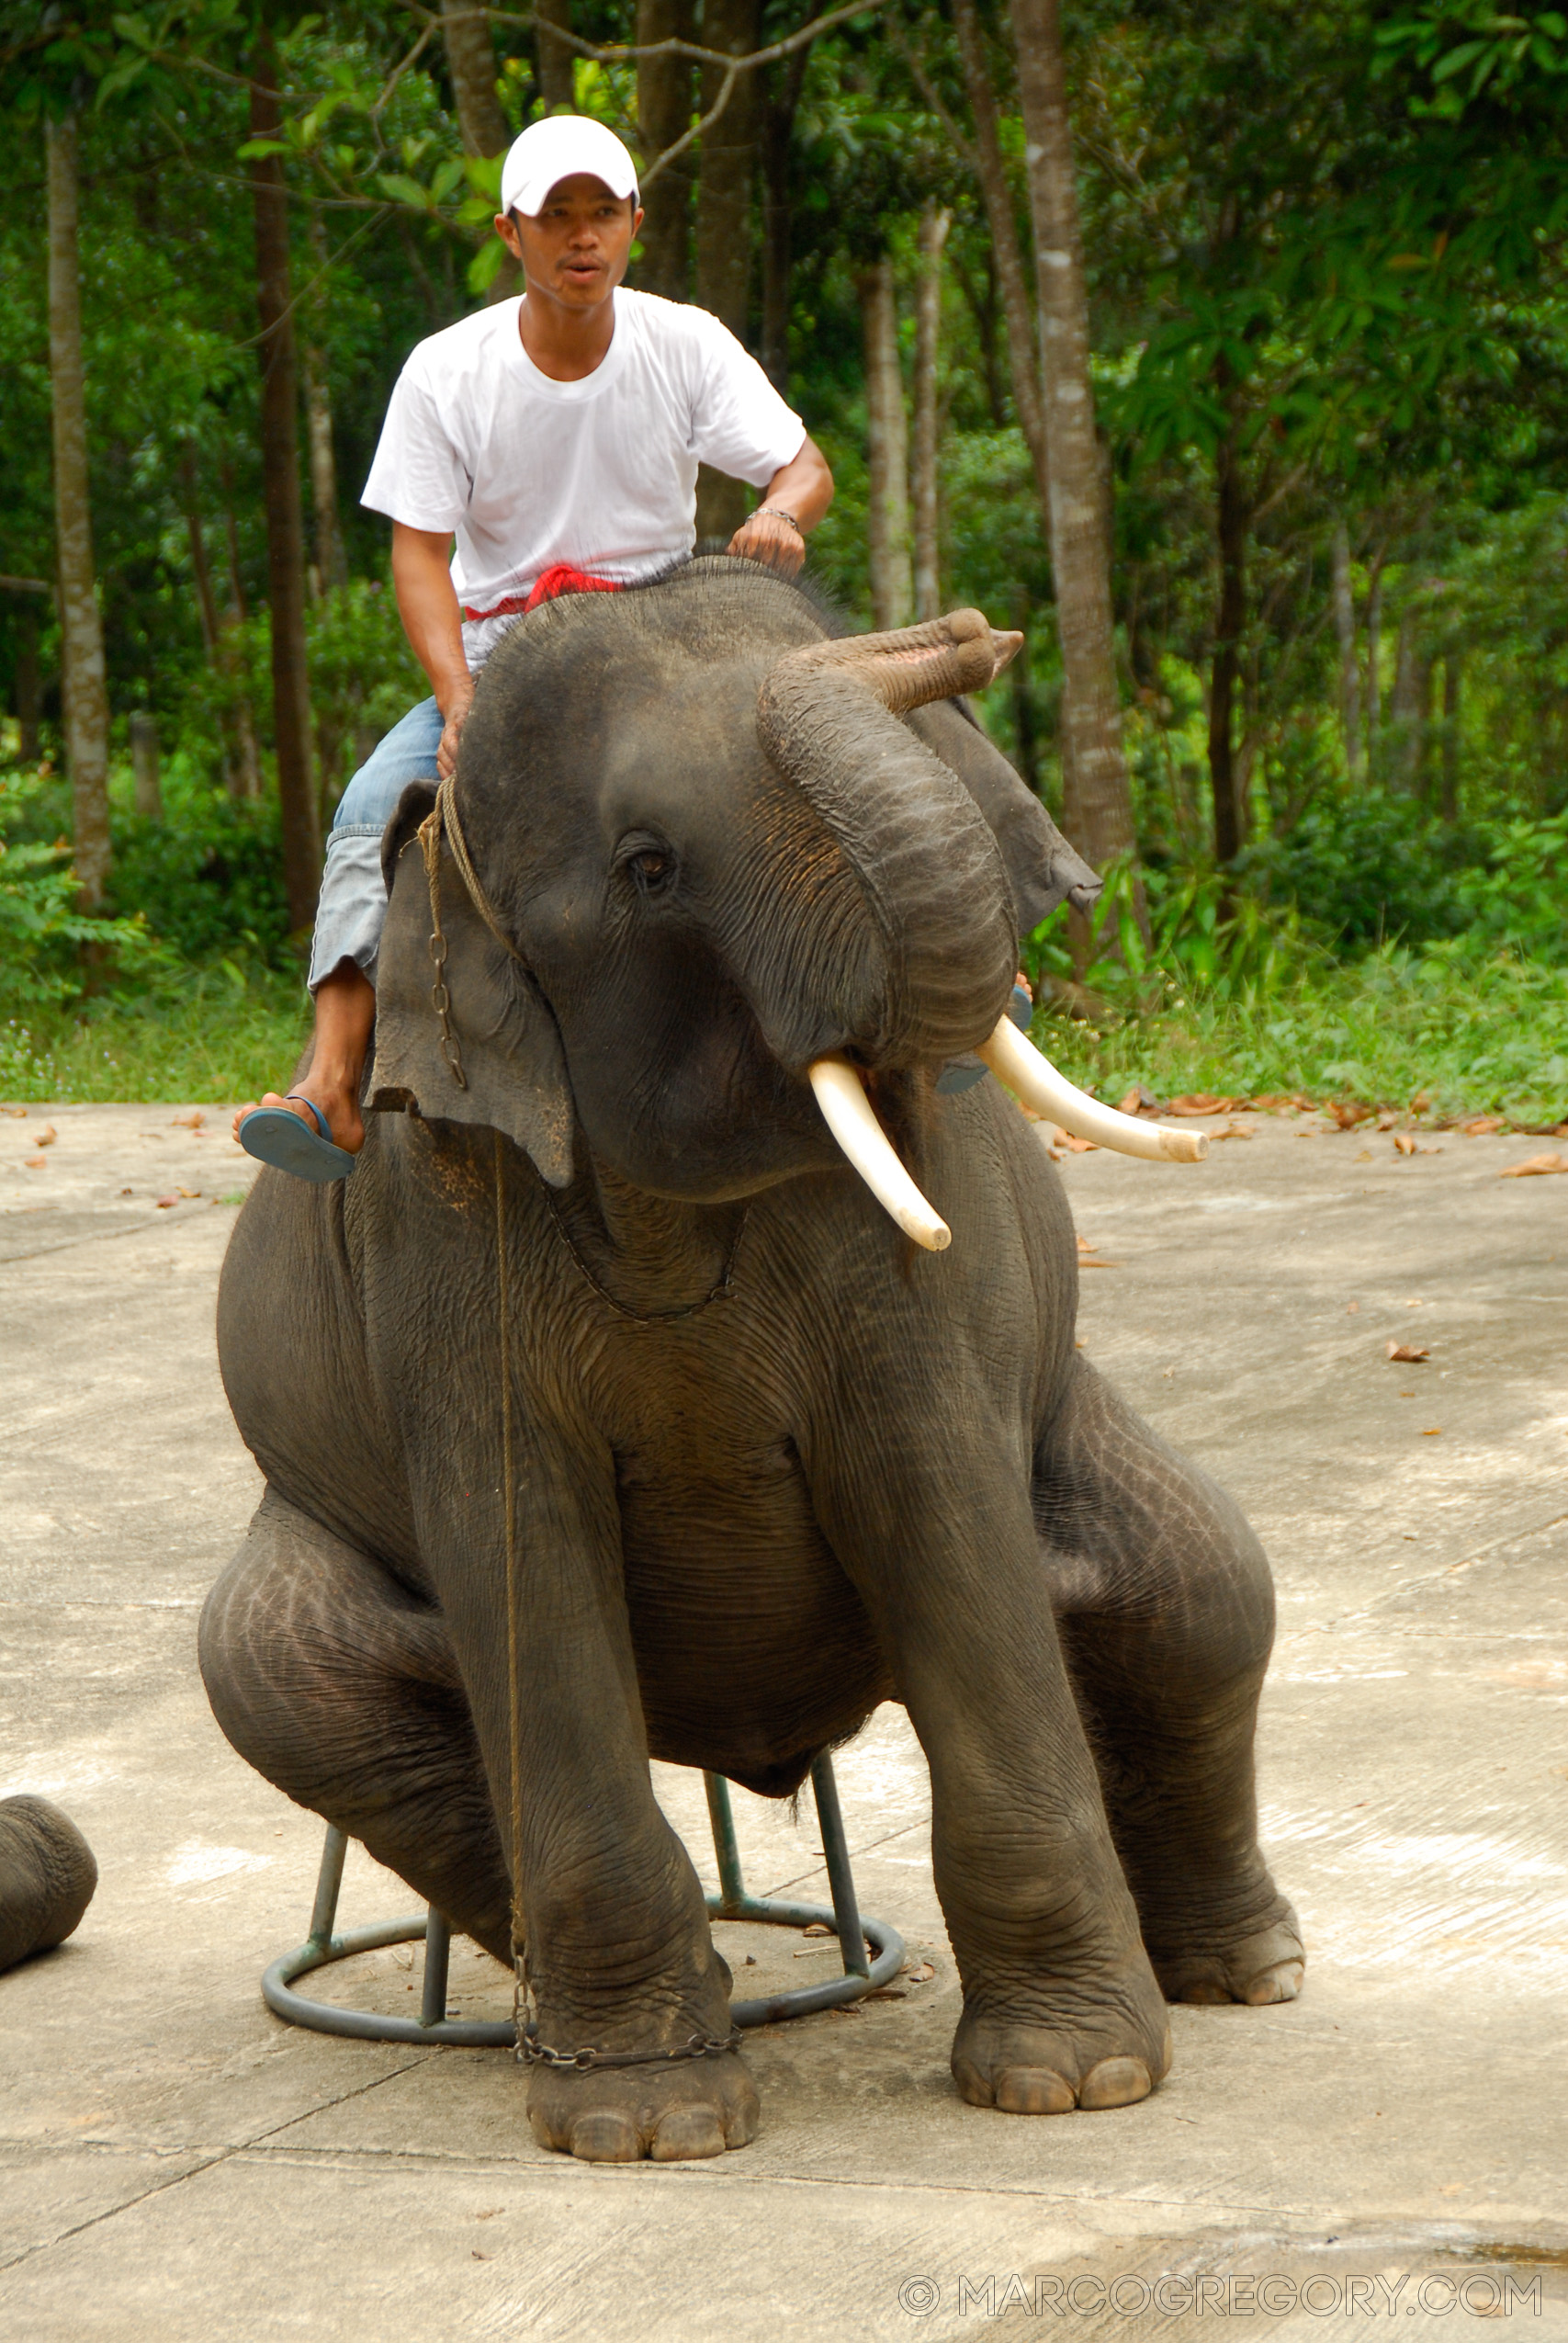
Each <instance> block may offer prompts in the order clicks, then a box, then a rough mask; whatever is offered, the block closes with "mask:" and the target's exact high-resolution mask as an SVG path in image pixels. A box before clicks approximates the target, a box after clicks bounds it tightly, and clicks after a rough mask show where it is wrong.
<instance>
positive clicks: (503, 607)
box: [463, 561, 621, 619]
mask: <svg viewBox="0 0 1568 2343" xmlns="http://www.w3.org/2000/svg"><path fill="white" fill-rule="evenodd" d="M620 591H621V587H620V584H619V583H618V582H617V581H616V580H615V578H596V577H593V576H592V574H591V573H590V572H588V571H587V570H574V569H573V568H572V566H571V563H570V561H558V562H556V564H555V566H554V567H553V568H552V569H548V570H546V571H545V572H543V573H542V574H541V575H540V576H539V577H537V578H536V579H535V581H534V583H533V585H532V586H531V587H530V588H529V590H528V592H527V593H526V594H508V595H507V597H506V599H505V601H504V602H498V603H497V604H496V606H495V607H494V609H493V610H470V609H469V608H468V604H467V603H465V604H464V605H463V616H464V617H465V618H476V619H477V618H511V617H524V616H525V615H526V613H527V612H528V611H530V610H536V609H537V608H538V606H539V605H540V603H541V602H553V601H554V600H555V598H556V596H557V595H558V594H619V593H620Z"/></svg>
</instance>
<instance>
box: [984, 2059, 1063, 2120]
mask: <svg viewBox="0 0 1568 2343" xmlns="http://www.w3.org/2000/svg"><path fill="white" fill-rule="evenodd" d="M996 2103H997V2105H998V2107H999V2108H1000V2109H1001V2110H1002V2111H1003V2112H1004V2113H1005V2114H1008V2115H1066V2113H1067V2112H1068V2111H1069V2109H1070V2108H1071V2106H1072V2104H1073V2092H1072V2086H1071V2084H1070V2083H1066V2082H1064V2080H1063V2079H1062V2077H1061V2076H1060V2075H1058V2074H1056V2073H1055V2070H1054V2069H1053V2068H1051V2067H1049V2066H1010V2067H1009V2068H1008V2069H1007V2071H1006V2072H1005V2073H1004V2074H1001V2075H998V2077H997V2085H996Z"/></svg>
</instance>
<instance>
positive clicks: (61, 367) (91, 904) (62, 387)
mask: <svg viewBox="0 0 1568 2343" xmlns="http://www.w3.org/2000/svg"><path fill="white" fill-rule="evenodd" d="M44 142H45V147H46V152H47V157H48V171H49V373H50V390H51V402H52V415H53V425H54V537H55V547H56V560H57V564H58V569H59V576H60V649H61V669H62V679H61V680H62V691H61V700H62V708H61V713H62V717H63V719H64V732H65V756H66V762H67V764H68V765H69V767H70V772H71V794H72V813H73V827H74V831H75V853H74V861H75V868H76V883H77V886H78V887H79V888H80V889H81V894H82V901H83V904H84V906H85V909H87V910H88V911H96V910H97V908H98V905H99V904H100V903H101V902H102V901H103V897H104V885H105V881H106V880H107V877H108V868H109V792H108V770H109V703H108V688H107V683H106V681H105V675H104V630H103V624H102V621H101V620H100V618H99V616H98V598H97V581H96V573H95V572H94V567H93V515H92V508H91V505H90V503H89V500H88V490H87V412H86V393H85V383H84V377H83V363H82V281H81V273H80V264H79V259H78V253H77V228H76V213H77V181H76V146H77V124H76V117H75V115H74V114H67V115H66V116H65V117H64V119H62V120H61V121H59V122H46V123H45V125H44Z"/></svg>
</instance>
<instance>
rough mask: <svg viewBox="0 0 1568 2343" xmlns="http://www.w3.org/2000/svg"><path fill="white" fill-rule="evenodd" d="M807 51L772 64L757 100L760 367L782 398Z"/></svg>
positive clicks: (785, 383) (786, 367)
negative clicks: (795, 159) (794, 162)
mask: <svg viewBox="0 0 1568 2343" xmlns="http://www.w3.org/2000/svg"><path fill="white" fill-rule="evenodd" d="M810 57H811V51H810V50H809V48H803V49H797V50H795V52H794V54H793V55H792V56H789V57H786V58H785V59H784V62H783V64H782V65H775V66H774V67H773V72H772V74H771V75H770V81H769V86H768V89H767V92H766V95H765V96H764V98H763V101H762V135H761V144H762V371H763V372H764V373H765V374H766V376H767V378H768V379H769V381H770V382H771V383H772V384H773V388H774V389H775V390H777V391H778V392H779V393H780V394H781V396H783V397H784V398H786V399H787V398H788V396H789V320H790V270H791V267H792V266H793V238H792V235H791V224H792V219H793V213H794V197H795V189H794V187H793V184H792V177H791V169H790V153H791V148H792V146H793V143H794V140H795V115H796V113H797V112H798V110H799V108H800V93H801V90H802V89H803V87H804V86H805V83H806V68H807V63H808V62H809V61H810Z"/></svg>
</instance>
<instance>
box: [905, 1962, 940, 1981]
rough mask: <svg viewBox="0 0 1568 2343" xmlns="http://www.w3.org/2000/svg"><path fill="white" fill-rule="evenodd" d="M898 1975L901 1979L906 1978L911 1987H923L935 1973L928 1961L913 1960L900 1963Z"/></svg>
mask: <svg viewBox="0 0 1568 2343" xmlns="http://www.w3.org/2000/svg"><path fill="white" fill-rule="evenodd" d="M898 1974H899V1975H900V1976H901V1977H908V1980H909V1983H910V1984H911V1985H925V1984H928V1983H929V1982H930V1980H931V1978H932V1977H934V1976H935V1975H936V1971H935V1969H934V1968H933V1967H932V1966H931V1963H930V1962H929V1961H920V1960H914V1961H905V1962H903V1963H901V1964H900V1966H899V1970H898Z"/></svg>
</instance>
